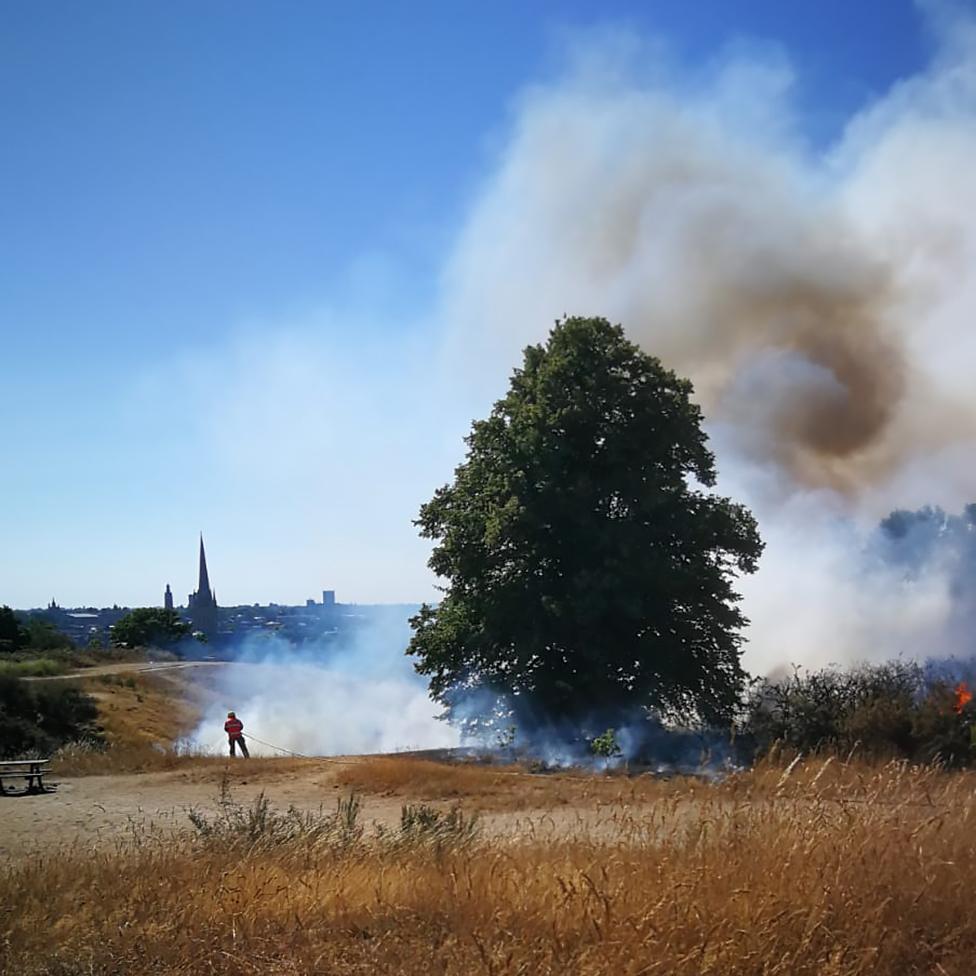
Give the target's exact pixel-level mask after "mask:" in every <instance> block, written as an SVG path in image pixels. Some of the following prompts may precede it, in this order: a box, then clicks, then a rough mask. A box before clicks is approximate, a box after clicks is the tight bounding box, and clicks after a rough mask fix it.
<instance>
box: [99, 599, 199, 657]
mask: <svg viewBox="0 0 976 976" xmlns="http://www.w3.org/2000/svg"><path fill="white" fill-rule="evenodd" d="M189 636H190V627H189V625H188V624H186V623H184V622H183V621H182V620H181V619H180V615H179V614H178V613H177V612H176V611H175V610H167V609H164V608H163V607H137V608H136V609H135V610H130V611H129V612H128V613H127V614H125V616H123V617H121V618H120V619H119V621H118V622H117V623H115V624H113V625H112V643H113V644H115V645H120V644H122V645H125V646H127V647H171V646H172V645H174V644H177V643H179V642H180V641H182V640H185V639H186V638H187V637H189Z"/></svg>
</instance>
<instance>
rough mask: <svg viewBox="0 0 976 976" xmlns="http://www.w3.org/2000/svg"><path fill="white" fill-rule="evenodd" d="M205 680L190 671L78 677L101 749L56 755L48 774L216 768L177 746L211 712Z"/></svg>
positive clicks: (76, 747) (74, 748) (75, 747)
mask: <svg viewBox="0 0 976 976" xmlns="http://www.w3.org/2000/svg"><path fill="white" fill-rule="evenodd" d="M208 677H209V676H207V675H203V674H198V673H197V672H195V671H193V670H187V671H173V672H160V673H150V674H132V673H125V674H99V675H84V674H82V675H79V677H78V679H77V681H78V684H79V686H80V687H81V689H82V690H83V691H84V692H85V693H86V694H89V695H91V696H92V697H93V698H94V699H95V703H96V705H97V706H98V721H99V724H100V725H101V727H102V729H103V731H104V734H105V745H106V748H105V749H96V748H91V747H89V746H86V745H84V744H72V745H68V746H66V747H64V748H62V749H61V750H60V751H59V752H58V753H57V755H55V757H54V763H53V772H54V773H55V774H56V775H58V776H102V775H109V774H113V773H147V772H160V771H165V770H170V769H177V768H183V767H186V766H188V765H191V764H197V763H204V764H205V763H211V764H212V763H218V762H221V760H220V759H219V758H217V757H209V758H208V757H204V756H202V755H201V756H195V755H193V754H192V753H190V752H188V751H187V750H186V749H184V748H181V746H180V742H181V740H182V739H183V738H184V737H185V736H187V735H189V733H190V732H192V731H193V729H194V728H195V727H196V726H197V724H198V723H199V721H200V717H201V715H202V714H204V712H205V710H206V708H207V707H208V705H211V706H212V693H211V691H210V689H209V687H208V685H207V683H206V679H207V678H208ZM214 736H215V740H216V739H217V738H218V737H219V736H220V725H219V721H215V733H214Z"/></svg>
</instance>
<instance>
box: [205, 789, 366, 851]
mask: <svg viewBox="0 0 976 976" xmlns="http://www.w3.org/2000/svg"><path fill="white" fill-rule="evenodd" d="M361 809H362V804H361V802H360V800H359V798H358V797H357V796H355V794H351V795H350V796H349V797H347V798H345V799H343V798H341V797H340V798H339V799H338V800H337V801H336V809H335V812H334V813H332V814H326V813H323V812H322V811H321V810H319V811H318V812H317V813H315V812H312V813H310V812H305V811H302V810H298V809H297V808H295V807H294V806H290V807H289V808H288V809H287V810H285V811H284V812H280V811H277V810H275V809H273V808H272V806H271V802H270V801H269V800H268V798H267V797H266V796H265V795H264V792H263V791H262V792H261V793H259V794H258V795H257V796H256V797H255V798H254V802H253V803H251V804H250V806H245V805H244V804H242V803H239V802H238V801H237V800H235V799H234V798H233V796H232V795H231V792H230V786H229V785H228V782H227V779H226V777H225V778H223V779H222V780H221V782H220V793H219V795H218V797H217V811H218V812H217V815H216V816H215V817H213V818H210V817H207V816H206V815H204V814H203V813H201V812H200V811H198V810H195V809H192V810H190V811H189V812H188V816H189V818H190V823H192V824H193V826H194V828H195V829H196V831H197V834H198V835H199V837H200V839H201V840H202V841H203V843H204V844H205V845H206V846H208V847H220V848H231V849H245V850H248V851H255V850H267V849H272V848H277V847H281V846H282V845H294V846H301V847H315V846H320V845H323V844H324V845H326V846H329V847H349V846H351V845H353V844H355V843H356V842H358V841H359V840H360V838H361V837H362V834H363V828H362V826H361V825H360V823H359V814H360V811H361Z"/></svg>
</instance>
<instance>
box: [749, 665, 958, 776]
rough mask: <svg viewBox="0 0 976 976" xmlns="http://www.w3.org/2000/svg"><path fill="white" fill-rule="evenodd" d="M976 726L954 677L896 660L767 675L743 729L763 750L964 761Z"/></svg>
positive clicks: (950, 762) (758, 687) (755, 746)
mask: <svg viewBox="0 0 976 976" xmlns="http://www.w3.org/2000/svg"><path fill="white" fill-rule="evenodd" d="M974 724H976V710H974V709H973V708H972V707H971V706H970V707H967V708H966V709H963V710H958V709H957V702H956V695H955V690H954V688H953V686H952V685H951V683H949V682H946V681H942V680H934V681H933V680H930V679H929V677H928V676H927V674H926V672H925V670H924V669H923V668H922V667H921V666H920V665H918V664H915V663H913V662H905V661H895V662H889V663H886V664H879V665H862V666H860V667H856V668H853V669H851V670H849V671H840V670H837V669H835V668H827V669H824V670H822V671H815V672H803V671H801V670H800V669H799V668H797V669H796V670H794V672H793V673H792V674H791V675H790V676H789V677H787V678H785V679H783V680H781V681H771V680H769V679H765V680H763V681H762V682H760V683H759V684H757V685H756V687H755V688H754V689H753V692H752V695H751V696H750V698H749V700H748V701H747V704H746V711H745V718H744V720H743V722H742V725H741V730H740V733H741V737H742V738H744V739H745V740H746V741H747V742H748V743H749V744H750V745H751V747H752V751H753V753H754V754H759V755H764V754H766V753H768V752H769V750H770V749H771V748H772V746H773V745H774V743H779V744H781V745H785V746H787V747H789V748H791V749H794V750H796V751H799V752H811V751H816V750H824V749H826V750H836V751H839V752H850V751H852V750H855V749H857V750H859V751H861V752H862V753H864V754H866V755H868V756H870V757H875V758H885V757H902V758H907V759H914V760H917V761H920V762H940V763H944V764H946V765H950V766H961V765H965V764H968V763H969V762H970V761H971V759H972V757H973V747H972V745H971V742H972V738H971V731H972V729H973V726H974Z"/></svg>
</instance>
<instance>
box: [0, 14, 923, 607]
mask: <svg viewBox="0 0 976 976" xmlns="http://www.w3.org/2000/svg"><path fill="white" fill-rule="evenodd" d="M607 30H625V31H627V32H629V33H631V34H633V35H637V36H641V37H645V38H657V39H661V40H662V41H663V43H664V44H665V45H666V46H667V49H668V51H669V52H670V53H669V55H668V56H669V57H670V58H672V59H673V60H674V61H675V62H676V63H678V64H680V65H682V66H684V69H685V70H687V71H690V72H693V71H694V70H695V68H696V66H698V65H704V64H707V63H709V62H710V61H711V60H712V59H714V58H716V57H717V56H718V55H719V53H720V52H721V51H723V50H727V49H729V48H730V47H736V46H742V45H756V46H757V47H761V48H762V49H764V50H766V51H770V50H773V51H782V52H783V55H784V57H787V58H788V59H789V61H790V63H791V64H792V66H793V69H794V71H795V75H796V92H795V96H794V97H795V103H796V106H797V116H798V118H799V120H800V124H801V127H802V131H803V136H804V138H805V139H806V140H808V142H809V145H810V147H811V150H812V151H813V152H816V151H817V150H818V148H822V147H826V146H829V145H830V144H831V143H832V142H833V141H834V140H835V139H837V138H838V137H839V135H840V134H841V132H842V130H843V128H844V125H845V123H846V121H847V120H848V119H849V118H850V116H851V115H852V113H854V112H855V111H856V110H857V109H858V108H859V107H860V106H862V105H864V104H866V103H870V102H871V101H872V99H875V98H878V97H880V96H881V95H882V94H883V93H885V92H886V91H888V90H889V89H890V87H891V86H892V85H893V84H894V83H896V82H897V81H898V79H900V78H904V77H907V76H910V75H912V74H913V73H915V72H917V71H919V70H920V69H921V68H922V67H923V66H924V64H925V63H926V61H927V60H928V58H929V57H930V56H931V46H932V39H931V37H930V35H929V32H928V30H927V28H926V23H925V18H924V17H923V15H922V14H921V13H920V12H919V10H918V9H917V8H916V6H915V5H914V4H913V3H911V2H910V0H818V2H816V3H814V2H800V0H793V2H784V0H741V2H736V3H730V2H728V0H696V2H694V3H688V2H687V0H645V2H631V3H627V2H619V0H606V2H601V3H599V4H597V3H582V2H564V3H551V2H545V3H542V2H540V3H530V4H526V3H510V2H493V3H482V4H473V3H471V4H469V3H456V2H455V3H446V2H444V3H425V2H420V0H418V2H416V3H410V4H406V3H396V4H394V3H389V4H379V3H368V2H363V3H355V4H351V3H348V4H342V3H325V2H314V3H313V2H290V0H285V2H281V3H270V2H261V3H257V2H251V0H233V2H218V0H207V2H203V3H201V2H198V0H193V2H188V0H168V2H166V3H148V2H141V0H136V2H133V0H120V2H109V0H102V2H99V3H69V2H65V0H60V2H51V3H44V4H37V3H14V2H7V3H3V4H0V122H2V129H0V132H2V135H0V139H2V151H0V334H2V345H0V430H2V437H3V457H4V464H3V468H2V477H0V603H10V604H12V605H14V606H18V607H29V606H37V605H41V604H43V603H46V602H47V601H48V600H49V599H50V598H51V597H55V598H57V600H58V602H59V603H61V604H62V605H81V604H88V603H94V604H111V603H113V602H118V603H120V604H127V605H142V604H148V603H155V602H159V601H160V600H161V593H162V589H163V586H164V584H165V583H167V582H169V583H171V584H172V585H173V589H174V592H175V593H176V594H177V598H178V599H180V600H182V599H185V594H186V593H187V592H188V591H189V590H190V589H191V588H192V587H193V584H194V573H195V556H196V538H197V533H198V531H200V530H201V529H202V530H203V532H204V534H205V537H206V540H207V544H208V551H209V555H210V562H211V579H212V581H213V583H214V586H215V587H216V590H217V596H218V600H219V601H220V602H221V603H225V604H227V603H237V602H255V601H261V602H267V601H268V600H276V601H279V602H297V601H300V600H304V598H305V597H306V596H312V595H317V594H319V593H320V591H321V590H322V589H323V588H334V589H335V590H336V591H337V593H338V598H339V599H340V600H352V601H362V602H366V601H413V600H420V599H424V598H429V597H430V595H431V593H432V588H431V583H432V581H431V579H430V577H429V574H428V572H427V570H426V569H425V566H424V564H425V560H426V554H427V550H426V547H425V545H424V544H423V543H422V542H421V541H419V540H417V539H416V537H415V530H414V528H413V527H412V525H411V524H410V519H411V518H412V517H413V516H414V515H415V513H416V509H417V506H418V505H419V504H420V503H421V502H422V501H423V500H424V499H425V498H426V497H429V495H430V493H431V492H432V491H433V489H434V488H436V487H437V485H438V484H440V483H443V482H444V481H446V480H448V479H449V477H450V474H451V469H452V466H453V465H454V464H455V463H457V461H458V460H459V459H460V457H461V455H462V451H463V446H462V443H461V440H460V438H461V436H462V434H463V432H464V430H465V429H466V427H467V424H468V423H469V422H470V419H471V415H470V414H471V411H470V410H468V412H467V413H465V409H464V408H463V407H459V408H458V409H457V410H450V411H448V410H443V409H442V406H443V405H442V404H439V403H437V402H435V401H427V400H425V399H424V397H423V393H424V391H423V390H422V389H419V388H418V383H417V380H416V377H417V376H418V369H419V370H420V374H419V375H422V363H423V360H424V357H425V356H426V355H427V354H428V352H429V350H430V349H431V346H432V345H434V344H436V337H437V333H438V328H439V326H438V314H439V312H438V308H439V302H440V297H439V296H440V291H441V288H442V280H443V269H444V267H445V262H447V261H448V260H449V258H450V254H451V252H452V249H453V247H454V245H455V241H456V239H457V237H458V235H459V234H460V232H461V230H462V228H463V226H464V223H465V220H466V217H467V214H468V213H469V210H470V208H471V207H472V205H473V201H474V200H475V199H476V197H477V195H478V193H479V192H480V189H481V187H482V186H483V185H484V183H485V181H486V180H488V179H489V178H490V175H491V173H492V172H493V170H494V168H495V167H496V165H497V162H498V157H499V154H500V153H501V151H502V149H501V147H502V146H503V145H504V143H505V139H506V137H507V133H508V132H509V129H510V127H511V125H512V124H513V113H514V111H515V107H516V106H517V105H518V102H519V99H520V98H521V97H522V94H523V93H524V92H525V91H526V90H527V89H528V88H529V87H530V86H532V85H534V84H537V83H544V82H546V80H547V79H550V78H551V77H553V76H554V75H555V74H558V73H559V71H560V70H561V67H562V65H563V64H564V62H565V59H566V50H567V49H568V48H572V47H573V46H574V44H578V43H581V41H580V39H581V38H582V39H583V43H585V39H586V38H587V37H591V36H597V35H599V34H600V33H601V32H604V31H607ZM418 364H421V365H419V366H418ZM513 365H514V364H513ZM492 383H493V388H494V389H495V390H496V392H497V393H501V392H502V390H503V388H504V385H505V375H504V373H502V374H500V375H498V376H497V377H496V378H494V379H493V380H492ZM423 385H424V384H423V383H422V382H421V383H420V384H419V386H423Z"/></svg>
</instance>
